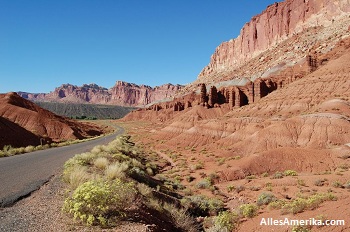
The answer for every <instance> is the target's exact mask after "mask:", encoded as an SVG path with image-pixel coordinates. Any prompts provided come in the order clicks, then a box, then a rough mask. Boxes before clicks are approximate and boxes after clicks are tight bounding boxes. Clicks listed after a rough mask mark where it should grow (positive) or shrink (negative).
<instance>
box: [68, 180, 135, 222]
mask: <svg viewBox="0 0 350 232" xmlns="http://www.w3.org/2000/svg"><path fill="white" fill-rule="evenodd" d="M135 195H136V191H135V189H134V186H133V184H132V183H123V182H121V181H120V180H118V179H117V180H115V181H113V182H105V181H98V180H93V181H88V182H85V183H83V184H82V185H80V186H79V187H78V188H77V189H76V190H75V191H74V192H73V195H72V196H71V197H69V198H67V199H66V200H65V202H64V206H63V210H64V211H65V212H67V213H69V214H71V215H73V217H74V219H77V220H81V221H82V222H84V223H86V224H87V225H94V224H100V225H107V224H108V219H109V217H111V216H123V215H124V212H125V208H126V207H128V206H130V205H131V204H132V202H133V200H134V198H135Z"/></svg>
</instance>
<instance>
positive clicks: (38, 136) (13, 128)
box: [0, 93, 103, 149]
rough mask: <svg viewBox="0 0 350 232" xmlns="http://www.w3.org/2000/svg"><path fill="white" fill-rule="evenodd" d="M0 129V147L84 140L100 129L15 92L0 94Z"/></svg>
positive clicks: (99, 131) (99, 132) (98, 133)
mask: <svg viewBox="0 0 350 232" xmlns="http://www.w3.org/2000/svg"><path fill="white" fill-rule="evenodd" d="M0 130H1V132H2V133H1V135H0V149H1V148H2V147H3V146H4V145H12V146H27V145H39V144H40V143H41V142H44V143H49V142H52V141H53V142H59V141H65V140H73V139H83V138H87V137H90V136H96V135H100V134H102V132H103V131H102V129H101V128H99V127H97V126H94V125H91V124H85V123H80V122H77V121H74V120H71V119H68V118H65V117H61V116H58V115H55V114H53V113H51V112H50V111H47V110H45V109H43V108H41V107H39V106H37V105H36V104H34V103H33V102H31V101H28V100H26V99H24V98H22V97H20V96H19V95H18V94H17V93H7V94H0Z"/></svg>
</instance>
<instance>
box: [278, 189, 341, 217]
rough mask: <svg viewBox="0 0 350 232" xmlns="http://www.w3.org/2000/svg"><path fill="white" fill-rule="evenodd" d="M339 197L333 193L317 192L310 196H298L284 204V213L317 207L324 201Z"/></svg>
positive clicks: (293, 212)
mask: <svg viewBox="0 0 350 232" xmlns="http://www.w3.org/2000/svg"><path fill="white" fill-rule="evenodd" d="M336 199H337V198H336V197H335V196H334V195H333V194H332V193H317V194H314V195H312V196H310V197H308V198H301V197H298V198H296V199H295V200H293V201H292V202H290V203H286V204H284V206H283V207H282V213H292V214H297V213H301V212H303V211H305V210H306V209H310V210H313V209H316V208H317V207H319V205H320V204H321V203H322V202H324V201H334V200H336Z"/></svg>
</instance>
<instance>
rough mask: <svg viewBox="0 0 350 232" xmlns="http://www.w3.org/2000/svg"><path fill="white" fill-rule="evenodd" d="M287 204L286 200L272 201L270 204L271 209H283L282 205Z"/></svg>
mask: <svg viewBox="0 0 350 232" xmlns="http://www.w3.org/2000/svg"><path fill="white" fill-rule="evenodd" d="M285 204H286V201H284V200H277V201H272V202H270V204H269V206H268V207H269V209H282V207H283V206H284V205H285Z"/></svg>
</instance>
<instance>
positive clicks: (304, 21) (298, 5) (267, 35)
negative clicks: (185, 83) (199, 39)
mask: <svg viewBox="0 0 350 232" xmlns="http://www.w3.org/2000/svg"><path fill="white" fill-rule="evenodd" d="M349 12H350V1H349V0H331V1H330V0H285V1H284V2H280V3H275V4H273V5H270V6H268V7H267V9H266V10H265V11H263V12H262V13H261V14H259V15H257V16H255V17H253V18H252V19H251V21H250V22H248V23H246V24H245V25H244V27H243V28H242V30H241V32H240V35H239V36H238V37H237V38H236V39H232V40H230V41H228V42H224V43H222V44H220V45H219V46H218V47H217V48H216V50H215V52H214V54H213V55H212V56H211V60H210V63H209V65H208V66H206V67H205V68H204V69H203V70H202V71H201V73H200V74H199V76H198V78H199V79H205V78H208V76H211V78H210V77H209V79H212V77H213V76H214V78H215V74H217V73H219V72H222V71H223V70H228V69H231V70H232V69H234V68H237V67H239V66H242V65H244V64H245V63H246V62H247V61H249V60H250V59H252V58H254V57H256V56H258V55H259V54H261V53H262V52H264V51H266V50H267V49H269V48H270V47H273V46H276V45H278V44H280V43H281V42H283V41H285V40H286V39H288V38H291V37H292V36H293V35H295V34H297V33H299V32H302V31H304V30H305V29H306V28H311V27H327V26H330V25H331V24H332V23H334V22H335V21H336V20H337V19H339V18H341V17H344V15H346V16H348V15H349Z"/></svg>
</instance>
